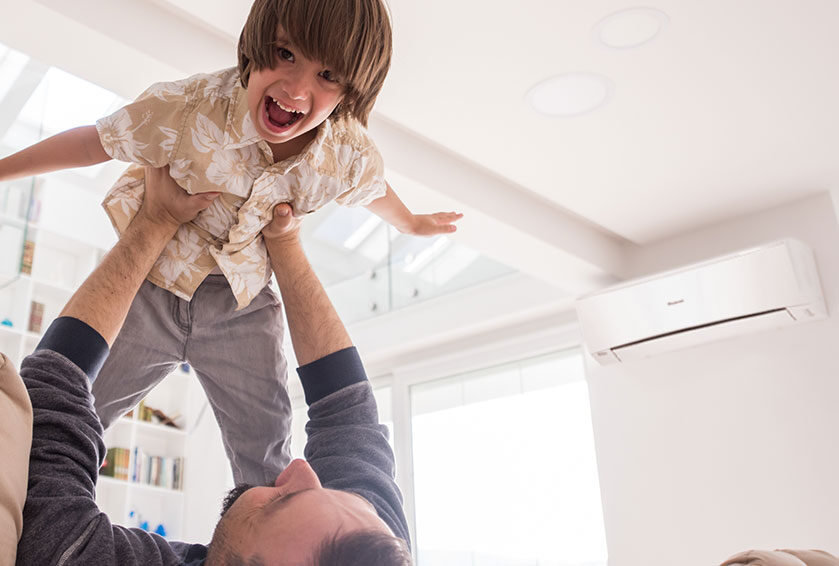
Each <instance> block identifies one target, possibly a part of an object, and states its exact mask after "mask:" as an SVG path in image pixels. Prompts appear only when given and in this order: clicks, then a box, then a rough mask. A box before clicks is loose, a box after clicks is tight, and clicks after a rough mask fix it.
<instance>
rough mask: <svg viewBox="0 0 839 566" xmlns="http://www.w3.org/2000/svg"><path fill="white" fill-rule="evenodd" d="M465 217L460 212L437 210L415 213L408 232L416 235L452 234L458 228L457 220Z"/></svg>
mask: <svg viewBox="0 0 839 566" xmlns="http://www.w3.org/2000/svg"><path fill="white" fill-rule="evenodd" d="M461 218H463V214H461V213H459V212H435V213H434V214H414V217H413V219H412V220H411V226H410V228H409V229H408V230H407V231H406V234H412V235H414V236H436V235H437V234H450V233H452V232H454V231H455V230H457V226H455V225H454V223H455V222H457V221H458V220H460V219H461Z"/></svg>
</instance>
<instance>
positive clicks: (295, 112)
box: [271, 97, 302, 114]
mask: <svg viewBox="0 0 839 566" xmlns="http://www.w3.org/2000/svg"><path fill="white" fill-rule="evenodd" d="M271 100H273V101H274V104H276V105H277V106H279V107H280V108H282V109H283V110H285V111H286V112H291V113H292V114H302V112H300V111H299V110H295V109H293V108H286V107H285V106H283V105H282V104H280V101H279V100H277V99H276V98H274V97H271Z"/></svg>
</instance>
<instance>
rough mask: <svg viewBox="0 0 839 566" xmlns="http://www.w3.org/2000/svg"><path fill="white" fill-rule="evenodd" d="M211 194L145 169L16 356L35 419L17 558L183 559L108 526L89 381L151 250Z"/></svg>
mask: <svg viewBox="0 0 839 566" xmlns="http://www.w3.org/2000/svg"><path fill="white" fill-rule="evenodd" d="M210 202H212V195H210V196H209V197H208V193H205V194H203V195H196V196H192V197H190V196H188V195H186V193H184V192H183V190H182V189H181V188H180V187H178V186H177V185H176V184H175V183H174V181H172V180H171V179H170V178H169V176H168V173H167V172H166V171H165V170H157V171H155V170H147V171H146V199H145V201H144V202H143V205H142V206H141V208H140V212H138V214H137V215H136V217H135V218H134V221H133V222H132V224H131V225H130V226H129V228H128V230H126V231H125V233H124V234H123V237H122V238H121V239H120V241H119V242H118V243H117V245H116V246H114V248H113V249H112V251H111V252H110V253H108V255H106V256H105V258H104V259H103V260H102V263H101V264H100V265H99V267H97V268H96V269H95V270H94V272H93V273H92V274H91V275H90V277H88V279H87V280H86V281H85V282H84V283H83V284H82V286H81V288H80V289H79V290H78V291H77V292H76V294H75V295H73V297H72V298H71V299H70V301H69V302H68V303H67V306H66V307H65V308H64V311H63V312H62V313H61V314H62V316H60V317H59V318H58V319H56V320H55V321H54V322H53V323H52V324H51V325H50V327H49V329H48V330H47V332H46V334H45V335H44V337H43V339H42V340H41V342H40V344H39V345H38V348H37V349H36V351H35V353H33V354H32V355H31V356H27V357H26V358H25V359H24V361H23V363H22V364H21V377H22V378H23V381H24V384H25V385H26V388H27V391H28V393H29V397H30V399H31V401H32V408H33V413H34V415H33V417H34V418H33V427H32V450H31V454H30V458H29V486H28V489H27V494H26V505H25V506H24V510H23V533H22V536H21V539H20V542H19V544H18V557H17V560H18V562H17V563H18V564H19V565H21V566H28V565H30V564H32V565H37V566H41V565H42V564H126V565H134V564H136V565H138V566H139V565H141V564H143V565H154V564H173V563H177V562H178V561H179V560H180V558H182V553H181V552H180V551H179V550H177V549H175V548H174V547H173V546H172V545H170V544H168V543H167V542H166V541H164V540H163V539H161V538H160V537H155V536H152V535H150V534H148V533H144V532H139V531H135V530H131V529H126V528H123V527H115V526H113V525H111V523H110V521H109V520H108V518H107V516H106V515H105V514H104V513H102V512H101V511H100V510H99V508H98V507H97V505H96V501H95V499H94V497H95V485H96V481H97V478H98V469H99V466H100V465H101V463H102V457H103V455H104V448H105V447H104V442H103V440H102V435H103V431H102V425H101V423H100V422H99V417H98V416H97V415H96V413H95V411H94V409H93V399H92V397H91V394H90V380H92V379H94V378H95V376H96V373H97V371H98V369H99V368H100V367H101V363H102V361H103V360H104V358H105V356H107V349H108V346H107V344H110V343H111V342H113V340H114V338H115V337H116V335H117V334H118V333H119V330H120V327H121V325H122V322H123V320H124V319H125V315H126V313H127V311H128V308H129V306H130V304H131V301H132V300H133V298H134V295H135V294H136V291H137V289H139V287H140V284H141V283H142V281H143V279H144V278H145V276H146V273H147V272H148V269H149V267H150V266H151V265H152V264H153V262H154V261H155V259H156V258H157V256H158V255H159V254H160V250H162V249H163V247H164V246H165V245H166V242H167V241H168V240H169V239H170V238H171V237H172V235H173V234H174V233H175V231H176V230H177V228H178V225H179V224H180V223H181V222H183V221H187V220H189V219H190V218H193V217H194V216H195V215H197V214H198V212H199V211H200V210H202V209H204V208H206V207H207V206H209V204H210Z"/></svg>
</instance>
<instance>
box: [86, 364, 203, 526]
mask: <svg viewBox="0 0 839 566" xmlns="http://www.w3.org/2000/svg"><path fill="white" fill-rule="evenodd" d="M193 377H194V376H193V374H192V373H191V372H189V373H187V372H184V371H182V370H180V369H178V370H176V371H175V372H173V373H172V374H170V375H169V376H168V377H167V378H165V379H164V380H163V381H162V382H161V383H160V384H158V386H157V387H155V388H154V389H153V390H152V391H151V392H150V393H149V394H148V395H147V396H146V398H145V403H146V405H148V406H149V407H154V408H156V409H160V410H162V411H163V412H164V413H166V414H167V415H168V416H170V417H173V420H174V422H175V424H177V425H178V427H177V428H175V427H170V426H166V425H163V424H157V423H151V422H145V421H142V420H140V413H139V411H138V410H137V408H135V410H134V411H133V414H131V415H130V416H123V417H121V418H120V419H118V420H117V421H116V422H115V423H114V424H113V425H111V427H110V428H109V429H108V430H107V431H106V432H105V445H106V447H107V448H112V447H117V448H125V449H127V450H128V454H129V460H128V472H127V475H128V478H127V479H115V478H113V477H108V476H103V475H100V476H99V482H98V484H97V486H96V498H97V501H98V502H99V506H100V507H101V508H102V510H103V511H104V512H105V513H107V514H108V516H109V518H110V519H111V521H112V522H113V523H117V524H121V525H125V526H129V527H143V528H145V529H147V530H149V531H152V532H155V531H156V530H157V528H158V525H162V526H163V528H164V529H165V533H166V535H165V536H166V537H167V538H170V539H178V538H182V533H183V522H184V503H185V493H184V490H183V488H184V487H185V483H184V478H185V477H186V474H185V466H186V465H187V462H186V459H185V455H186V444H187V442H188V430H187V426H188V422H189V420H188V419H189V415H188V414H184V411H186V409H187V408H188V407H189V395H190V386H189V385H190V384H189V382H190V379H192V378H193ZM140 451H142V452H143V453H145V454H146V456H147V457H162V458H167V459H170V460H174V459H176V458H180V459H181V463H182V464H181V465H182V469H181V474H180V476H181V484H180V486H179V487H178V486H174V485H171V479H172V478H171V477H170V478H169V479H170V482H169V483H170V485H166V483H167V482H166V481H165V480H163V479H162V478H161V482H160V483H161V485H156V484H155V483H154V482H153V479H151V480H150V481H146V480H145V479H144V478H143V477H142V471H140V470H139V467H140V466H139V464H138V462H137V456H138V454H139V453H140ZM163 473H164V472H163V471H162V472H161V474H163ZM143 523H145V525H144V524H143Z"/></svg>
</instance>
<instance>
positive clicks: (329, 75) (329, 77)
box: [320, 69, 339, 83]
mask: <svg viewBox="0 0 839 566" xmlns="http://www.w3.org/2000/svg"><path fill="white" fill-rule="evenodd" d="M320 76H321V77H323V78H324V79H326V80H327V81H329V82H331V83H337V82H339V81H338V77H337V76H335V74H334V73H333V72H332V71H330V70H329V69H325V70H323V71H321V72H320Z"/></svg>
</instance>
